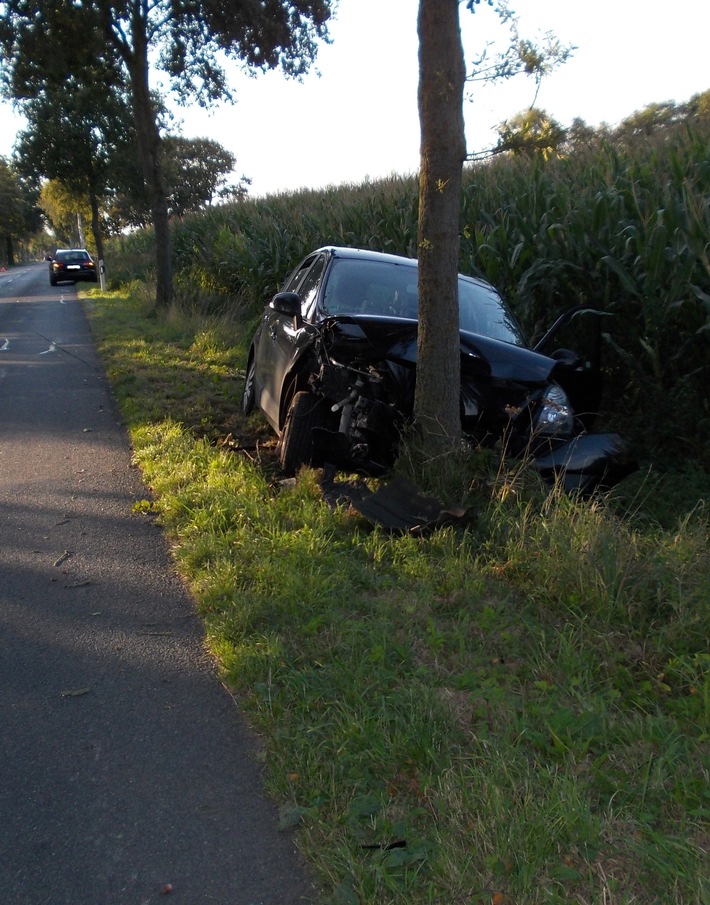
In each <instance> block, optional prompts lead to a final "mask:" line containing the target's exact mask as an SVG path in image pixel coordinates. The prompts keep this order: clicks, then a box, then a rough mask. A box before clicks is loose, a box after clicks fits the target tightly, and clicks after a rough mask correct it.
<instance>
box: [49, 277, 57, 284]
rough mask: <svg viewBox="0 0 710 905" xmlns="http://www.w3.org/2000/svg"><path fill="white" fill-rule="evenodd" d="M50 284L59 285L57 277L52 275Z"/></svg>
mask: <svg viewBox="0 0 710 905" xmlns="http://www.w3.org/2000/svg"><path fill="white" fill-rule="evenodd" d="M49 285H50V286H56V285H57V280H56V277H50V278H49Z"/></svg>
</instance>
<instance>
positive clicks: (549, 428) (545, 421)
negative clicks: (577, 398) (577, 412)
mask: <svg viewBox="0 0 710 905" xmlns="http://www.w3.org/2000/svg"><path fill="white" fill-rule="evenodd" d="M573 430H574V412H573V411H572V406H571V405H570V401H569V399H568V398H567V393H565V391H564V390H563V389H562V387H561V386H558V385H557V384H552V385H551V386H549V387H548V388H547V389H546V390H545V392H544V393H543V394H542V397H541V399H540V407H539V408H538V410H537V414H536V415H535V434H537V435H542V436H544V437H571V436H572V432H573Z"/></svg>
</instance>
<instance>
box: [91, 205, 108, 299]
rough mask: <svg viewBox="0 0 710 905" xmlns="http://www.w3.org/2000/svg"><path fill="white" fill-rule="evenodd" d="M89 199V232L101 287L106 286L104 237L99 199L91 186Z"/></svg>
mask: <svg viewBox="0 0 710 905" xmlns="http://www.w3.org/2000/svg"><path fill="white" fill-rule="evenodd" d="M89 201H90V203H91V233H92V235H93V237H94V243H95V245H96V259H97V261H98V264H99V274H98V275H99V285H100V286H101V288H102V289H105V288H106V281H105V280H104V271H103V263H104V237H103V233H102V231H101V216H100V211H99V199H98V197H97V195H96V190H95V189H94V188H93V187H92V188H91V189H90V190H89Z"/></svg>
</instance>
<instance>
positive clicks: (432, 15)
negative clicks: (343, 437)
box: [414, 0, 466, 455]
mask: <svg viewBox="0 0 710 905" xmlns="http://www.w3.org/2000/svg"><path fill="white" fill-rule="evenodd" d="M418 33H419V122H420V128H421V149H420V153H421V163H420V172H419V231H418V258H419V340H418V351H417V385H416V392H415V401H414V417H415V422H416V424H417V426H418V428H419V430H420V432H421V433H422V435H423V437H424V443H425V448H426V449H427V450H430V451H431V452H432V454H434V455H439V454H441V453H442V452H445V451H446V450H448V449H452V448H454V447H455V446H456V445H457V442H458V440H459V438H460V436H461V418H460V403H459V397H460V382H461V358H460V344H459V306H458V259H459V217H460V207H461V173H462V168H463V162H464V159H465V157H466V140H465V134H464V121H463V89H464V81H465V77H466V70H465V63H464V55H463V46H462V44H461V30H460V24H459V0H420V3H419V19H418Z"/></svg>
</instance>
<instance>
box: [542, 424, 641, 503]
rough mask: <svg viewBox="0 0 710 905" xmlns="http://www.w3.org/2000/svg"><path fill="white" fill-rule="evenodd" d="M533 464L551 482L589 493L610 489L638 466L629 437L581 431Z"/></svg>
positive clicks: (543, 477)
mask: <svg viewBox="0 0 710 905" xmlns="http://www.w3.org/2000/svg"><path fill="white" fill-rule="evenodd" d="M531 465H532V467H533V468H534V469H535V470H536V471H537V472H538V474H539V475H540V477H541V478H542V479H543V480H544V481H546V482H547V483H549V484H554V483H558V482H559V483H561V485H562V487H563V488H564V489H565V490H566V491H568V492H577V493H581V494H584V495H585V496H586V495H589V494H591V493H594V492H595V491H597V490H609V489H610V488H611V487H614V486H615V485H616V484H618V483H619V481H622V480H623V479H624V478H625V477H627V475H630V474H632V473H633V472H634V471H636V470H637V469H638V462H637V461H636V459H635V458H634V457H633V455H631V452H630V450H629V447H628V445H627V443H626V441H625V440H624V439H623V438H622V437H620V436H619V435H618V434H581V435H580V436H578V437H574V438H573V439H572V440H569V441H568V442H567V443H564V444H562V445H561V446H557V447H555V448H554V449H551V450H550V449H548V450H547V451H546V452H545V453H543V454H538V455H536V456H534V458H533V459H532V461H531Z"/></svg>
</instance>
